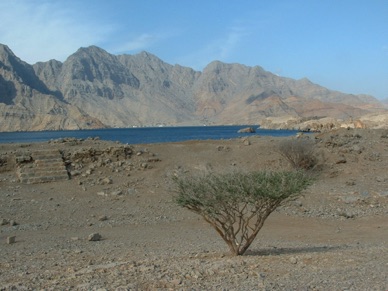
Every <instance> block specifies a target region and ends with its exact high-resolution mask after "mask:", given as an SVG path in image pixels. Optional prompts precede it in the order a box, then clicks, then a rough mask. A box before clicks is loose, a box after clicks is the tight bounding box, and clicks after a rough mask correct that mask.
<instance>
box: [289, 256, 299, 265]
mask: <svg viewBox="0 0 388 291" xmlns="http://www.w3.org/2000/svg"><path fill="white" fill-rule="evenodd" d="M290 263H291V264H294V265H295V264H297V263H298V259H297V258H295V257H291V258H290Z"/></svg>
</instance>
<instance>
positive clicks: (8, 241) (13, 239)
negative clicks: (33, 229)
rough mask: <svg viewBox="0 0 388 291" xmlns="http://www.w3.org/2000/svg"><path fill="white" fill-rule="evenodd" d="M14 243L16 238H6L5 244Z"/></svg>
mask: <svg viewBox="0 0 388 291" xmlns="http://www.w3.org/2000/svg"><path fill="white" fill-rule="evenodd" d="M15 242H16V236H9V237H7V244H9V245H10V244H14V243H15Z"/></svg>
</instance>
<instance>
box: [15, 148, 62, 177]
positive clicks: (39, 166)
mask: <svg viewBox="0 0 388 291" xmlns="http://www.w3.org/2000/svg"><path fill="white" fill-rule="evenodd" d="M31 157H32V160H31V162H30V163H25V164H23V165H20V166H19V168H18V170H17V175H18V177H19V179H20V182H22V183H26V184H35V183H45V182H52V181H60V180H68V179H69V175H68V172H67V170H66V167H65V163H64V162H63V159H62V155H61V153H60V152H59V150H56V149H53V150H40V151H35V152H33V153H32V154H31ZM32 161H33V162H32Z"/></svg>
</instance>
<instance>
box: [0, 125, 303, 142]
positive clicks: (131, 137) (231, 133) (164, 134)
mask: <svg viewBox="0 0 388 291" xmlns="http://www.w3.org/2000/svg"><path fill="white" fill-rule="evenodd" d="M248 126H249V127H253V128H254V129H255V130H256V132H255V133H238V131H239V130H240V129H242V128H246V127H248ZM296 133H297V131H294V130H270V129H260V128H259V127H258V126H256V125H245V126H244V125H241V126H184V127H141V128H114V129H93V130H61V131H34V132H0V143H32V142H43V141H49V140H55V139H59V138H66V137H74V138H82V139H86V138H89V137H99V138H100V139H102V140H109V141H119V142H121V143H128V144H148V143H165V142H178V141H187V140H221V139H232V138H238V137H245V136H253V135H259V136H291V135H295V134H296Z"/></svg>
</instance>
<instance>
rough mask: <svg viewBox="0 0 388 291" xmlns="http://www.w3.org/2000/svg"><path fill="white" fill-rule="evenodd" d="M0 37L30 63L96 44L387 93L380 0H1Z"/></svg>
mask: <svg viewBox="0 0 388 291" xmlns="http://www.w3.org/2000/svg"><path fill="white" fill-rule="evenodd" d="M0 43H3V44H6V45H8V46H9V47H10V48H11V49H12V50H13V51H14V53H15V54H16V55H17V56H18V57H20V58H21V59H22V60H24V61H26V62H28V63H30V64H33V63H35V62H37V61H47V60H49V59H57V60H60V61H64V60H65V59H66V58H67V57H68V56H69V55H70V54H72V53H74V52H75V51H76V50H77V49H78V48H79V47H86V46H89V45H97V46H99V47H101V48H103V49H105V50H107V51H108V52H109V53H112V54H124V53H126V54H136V53H138V52H141V51H143V50H145V51H148V52H150V53H152V54H155V55H156V56H158V57H159V58H161V59H162V60H163V61H165V62H167V63H170V64H180V65H183V66H188V67H192V68H194V69H196V70H203V68H204V67H205V66H206V65H207V64H208V63H210V62H211V61H214V60H219V61H222V62H226V63H241V64H245V65H248V66H256V65H259V66H261V67H263V68H264V69H265V70H267V71H270V72H272V73H275V74H278V75H280V76H284V77H289V78H294V79H300V78H304V77H307V78H309V79H310V80H311V81H312V82H314V83H317V84H320V85H322V86H325V87H327V88H329V89H333V90H338V91H342V92H345V93H352V94H360V93H365V94H370V95H373V96H375V97H376V98H378V99H384V98H388V0H272V1H270V0H239V1H237V0H235V1H232V0H230V1H226V0H191V1H189V0H144V1H140V0H136V1H133V0H110V1H106V0H101V1H100V0H1V2H0Z"/></svg>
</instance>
